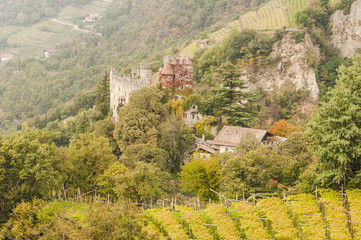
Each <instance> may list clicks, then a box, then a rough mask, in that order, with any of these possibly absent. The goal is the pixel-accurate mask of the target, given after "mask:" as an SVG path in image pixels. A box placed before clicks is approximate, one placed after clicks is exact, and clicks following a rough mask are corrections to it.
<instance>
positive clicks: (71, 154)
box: [63, 134, 116, 191]
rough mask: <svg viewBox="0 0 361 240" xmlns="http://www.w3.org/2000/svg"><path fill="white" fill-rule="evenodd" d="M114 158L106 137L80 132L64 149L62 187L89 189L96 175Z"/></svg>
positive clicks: (91, 188) (113, 160)
mask: <svg viewBox="0 0 361 240" xmlns="http://www.w3.org/2000/svg"><path fill="white" fill-rule="evenodd" d="M115 160H116V156H114V155H113V153H112V149H111V147H110V146H109V142H108V140H107V139H106V138H103V137H96V136H95V135H94V134H88V135H84V134H80V135H79V139H77V140H76V141H75V142H73V143H72V144H71V145H70V146H69V148H68V149H66V150H65V154H64V156H63V161H64V168H65V169H64V170H63V172H64V173H65V176H64V178H65V179H64V187H68V186H70V187H72V188H74V189H77V188H80V189H81V190H82V191H90V190H93V189H94V188H95V181H96V179H97V177H98V176H100V175H101V174H103V172H104V171H105V170H106V169H107V168H108V167H109V166H110V165H111V164H112V163H114V162H115Z"/></svg>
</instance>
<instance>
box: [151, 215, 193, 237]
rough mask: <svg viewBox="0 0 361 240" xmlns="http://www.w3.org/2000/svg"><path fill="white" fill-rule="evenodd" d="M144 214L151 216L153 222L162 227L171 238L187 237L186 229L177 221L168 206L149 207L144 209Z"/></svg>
mask: <svg viewBox="0 0 361 240" xmlns="http://www.w3.org/2000/svg"><path fill="white" fill-rule="evenodd" d="M146 214H147V215H150V216H151V217H153V218H154V220H155V222H156V223H157V224H160V225H161V226H162V227H163V228H164V230H165V231H166V232H167V233H168V235H169V237H170V238H171V239H174V240H184V239H188V238H189V237H188V235H187V233H186V230H185V229H184V228H183V226H182V225H181V224H179V223H178V222H177V220H176V218H175V216H174V215H173V214H172V213H171V212H170V209H169V208H163V209H150V210H147V211H146Z"/></svg>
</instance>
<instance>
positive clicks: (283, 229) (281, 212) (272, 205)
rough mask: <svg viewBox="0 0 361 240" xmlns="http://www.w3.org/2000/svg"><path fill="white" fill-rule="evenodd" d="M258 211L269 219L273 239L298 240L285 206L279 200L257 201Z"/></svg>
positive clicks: (272, 198)
mask: <svg viewBox="0 0 361 240" xmlns="http://www.w3.org/2000/svg"><path fill="white" fill-rule="evenodd" d="M257 205H258V206H259V208H260V210H261V211H262V212H263V213H264V214H265V216H266V218H268V219H271V224H272V225H271V229H272V231H273V235H274V238H275V239H285V240H286V239H287V240H294V239H298V232H297V230H296V228H295V227H294V226H293V223H292V220H291V219H290V217H289V216H288V212H287V209H286V206H284V205H283V202H282V200H281V199H280V198H276V197H270V198H266V199H262V200H260V201H258V204H257Z"/></svg>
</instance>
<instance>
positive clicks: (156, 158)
mask: <svg viewBox="0 0 361 240" xmlns="http://www.w3.org/2000/svg"><path fill="white" fill-rule="evenodd" d="M121 161H122V162H124V163H125V165H126V166H128V167H134V165H135V164H136V163H137V162H140V161H142V162H146V163H152V164H154V166H157V167H158V168H160V169H162V170H163V171H164V170H170V169H169V165H168V161H169V154H168V153H167V151H165V150H164V149H161V148H159V147H157V146H155V145H152V144H135V145H130V146H129V147H128V148H127V149H126V150H125V152H124V154H123V155H122V158H121Z"/></svg>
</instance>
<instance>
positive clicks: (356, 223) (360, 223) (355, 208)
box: [346, 189, 361, 238]
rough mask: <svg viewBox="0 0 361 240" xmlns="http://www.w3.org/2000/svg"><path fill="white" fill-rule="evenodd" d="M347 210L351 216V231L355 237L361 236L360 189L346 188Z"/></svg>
mask: <svg viewBox="0 0 361 240" xmlns="http://www.w3.org/2000/svg"><path fill="white" fill-rule="evenodd" d="M346 194H347V200H348V202H349V211H350V215H351V218H352V231H353V234H354V237H355V238H360V237H361V190H360V189H353V190H350V189H348V190H346Z"/></svg>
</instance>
